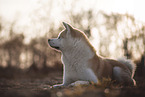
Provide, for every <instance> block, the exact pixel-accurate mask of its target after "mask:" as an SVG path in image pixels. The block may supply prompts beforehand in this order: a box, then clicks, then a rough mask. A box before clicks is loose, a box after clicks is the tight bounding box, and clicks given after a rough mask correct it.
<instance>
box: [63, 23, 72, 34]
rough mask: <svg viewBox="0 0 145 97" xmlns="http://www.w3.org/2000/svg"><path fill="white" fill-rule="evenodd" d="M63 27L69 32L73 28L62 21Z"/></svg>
mask: <svg viewBox="0 0 145 97" xmlns="http://www.w3.org/2000/svg"><path fill="white" fill-rule="evenodd" d="M63 25H64V27H65V28H66V30H67V32H71V30H72V29H73V28H72V26H70V25H69V24H67V23H65V22H63Z"/></svg>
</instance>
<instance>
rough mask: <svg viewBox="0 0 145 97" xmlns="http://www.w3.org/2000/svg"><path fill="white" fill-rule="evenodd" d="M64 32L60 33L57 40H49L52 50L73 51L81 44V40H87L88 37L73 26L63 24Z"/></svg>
mask: <svg viewBox="0 0 145 97" xmlns="http://www.w3.org/2000/svg"><path fill="white" fill-rule="evenodd" d="M63 25H64V28H65V29H64V30H63V31H61V32H60V34H59V35H58V37H57V38H53V39H48V43H49V45H50V46H51V47H52V48H55V49H57V50H60V51H62V52H63V51H66V50H71V49H72V48H75V46H76V45H79V44H80V40H82V39H85V38H86V35H85V34H84V33H83V32H81V31H79V30H78V29H75V28H74V27H72V26H71V25H69V24H67V23H65V22H63Z"/></svg>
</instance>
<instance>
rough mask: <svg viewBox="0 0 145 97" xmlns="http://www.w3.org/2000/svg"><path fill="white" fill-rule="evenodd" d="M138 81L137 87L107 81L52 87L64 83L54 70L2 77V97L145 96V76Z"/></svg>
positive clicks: (0, 95) (0, 91)
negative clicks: (10, 77) (29, 76)
mask: <svg viewBox="0 0 145 97" xmlns="http://www.w3.org/2000/svg"><path fill="white" fill-rule="evenodd" d="M36 76H37V75H36ZM136 81H137V86H136V87H131V86H130V87H122V86H117V85H111V84H108V83H107V84H106V83H105V84H104V85H95V84H91V85H79V86H69V87H62V88H51V86H52V85H53V84H57V83H62V73H59V72H52V73H49V74H48V77H42V78H28V77H24V78H23V77H20V78H15V79H4V78H2V79H0V97H145V78H143V77H140V78H136Z"/></svg>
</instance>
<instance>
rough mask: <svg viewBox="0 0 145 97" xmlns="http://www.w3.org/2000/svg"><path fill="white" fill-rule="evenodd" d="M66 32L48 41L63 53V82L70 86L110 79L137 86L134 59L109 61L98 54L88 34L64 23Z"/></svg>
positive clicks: (63, 84) (64, 84)
mask: <svg viewBox="0 0 145 97" xmlns="http://www.w3.org/2000/svg"><path fill="white" fill-rule="evenodd" d="M63 25H64V27H65V29H64V30H63V31H62V32H60V34H59V35H58V38H54V39H48V43H49V45H50V46H51V47H52V48H55V49H57V50H59V51H61V53H62V57H61V60H62V63H63V83H62V84H60V85H54V87H57V86H67V85H69V84H71V83H73V82H75V81H91V82H94V83H97V82H98V80H100V81H101V80H102V79H103V78H110V79H112V80H116V81H117V82H120V83H124V84H127V85H135V84H136V83H135V80H134V79H133V76H134V72H135V69H136V67H135V64H133V63H132V62H131V61H130V60H124V59H121V60H118V61H117V60H112V59H105V58H102V57H100V56H98V55H97V54H96V50H95V49H94V47H93V46H92V45H91V44H90V42H89V40H88V38H87V37H86V35H85V34H84V33H83V32H82V31H80V30H78V29H76V28H74V27H72V26H71V25H69V24H67V23H64V22H63Z"/></svg>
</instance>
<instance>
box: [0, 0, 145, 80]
mask: <svg viewBox="0 0 145 97" xmlns="http://www.w3.org/2000/svg"><path fill="white" fill-rule="evenodd" d="M144 9H145V6H144V0H0V78H23V77H47V76H48V74H49V73H50V72H53V71H55V72H61V73H62V63H61V60H60V53H59V52H57V51H55V50H53V49H51V48H50V47H49V46H48V43H47V40H48V38H54V37H57V35H58V33H59V32H60V31H61V30H63V29H64V28H63V25H62V22H63V21H65V22H67V23H70V24H71V25H73V26H74V27H75V28H78V29H80V30H82V31H84V32H85V33H86V35H87V36H88V38H89V40H90V41H91V43H92V45H93V46H94V47H95V48H96V50H97V53H98V54H100V55H101V56H104V57H110V58H116V59H117V58H120V57H127V58H128V59H132V60H133V61H134V62H135V63H136V64H137V71H136V76H142V77H143V76H145V63H144V60H145V58H144V56H145V18H144V17H145V13H144Z"/></svg>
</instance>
